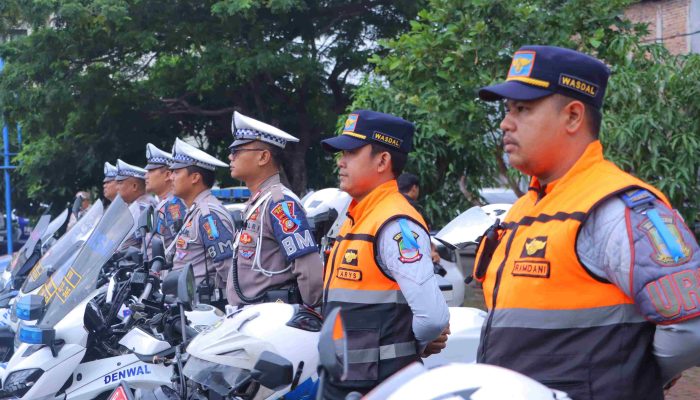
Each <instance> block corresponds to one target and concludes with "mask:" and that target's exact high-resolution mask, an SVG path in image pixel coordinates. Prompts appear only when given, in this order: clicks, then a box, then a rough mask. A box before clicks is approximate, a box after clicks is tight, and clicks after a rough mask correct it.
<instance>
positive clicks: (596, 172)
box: [475, 141, 668, 400]
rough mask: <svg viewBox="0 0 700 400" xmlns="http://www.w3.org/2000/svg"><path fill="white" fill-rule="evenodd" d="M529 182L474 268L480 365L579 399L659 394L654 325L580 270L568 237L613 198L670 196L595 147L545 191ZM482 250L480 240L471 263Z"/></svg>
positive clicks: (572, 240) (620, 295)
mask: <svg viewBox="0 0 700 400" xmlns="http://www.w3.org/2000/svg"><path fill="white" fill-rule="evenodd" d="M531 186H532V187H531V190H530V191H528V193H527V194H526V195H524V196H523V197H521V198H520V199H518V201H517V202H516V203H515V204H514V205H513V207H512V208H511V209H510V211H509V212H508V214H507V216H506V218H505V220H504V222H503V227H504V230H503V231H502V232H501V233H500V242H499V243H498V246H497V247H496V249H495V251H494V252H493V257H492V258H491V261H490V263H488V268H487V270H486V272H485V274H484V275H483V276H477V275H479V274H477V273H476V272H477V271H476V267H475V277H476V278H477V279H478V280H480V281H481V282H482V285H483V289H484V298H485V300H486V305H487V308H488V310H489V315H488V318H487V321H486V324H485V327H484V329H483V330H482V337H481V343H480V347H479V353H478V357H477V358H478V361H479V362H484V363H488V364H495V365H500V366H503V367H506V368H510V369H513V370H516V371H518V372H521V373H523V374H525V375H528V376H530V377H532V378H535V379H537V380H539V381H541V382H542V383H544V384H545V385H548V386H550V387H553V388H556V389H560V390H563V391H566V392H568V393H569V395H570V396H571V397H572V398H574V399H577V400H578V399H613V398H615V399H623V398H625V399H626V398H640V399H641V398H661V397H659V396H662V394H661V393H660V390H661V386H662V385H661V383H660V382H659V373H658V367H657V366H656V364H655V361H654V358H653V355H652V353H651V349H650V346H651V342H652V340H653V332H654V326H653V325H652V324H650V323H649V322H647V321H646V320H644V318H643V317H642V316H641V314H640V313H639V311H638V310H637V309H636V307H635V305H634V302H633V300H632V299H631V298H629V297H628V296H627V295H626V294H625V293H624V292H623V291H622V290H620V289H619V288H618V287H617V286H615V285H614V284H611V283H610V282H607V281H604V280H602V279H600V278H598V277H596V276H593V275H592V274H590V273H589V272H588V271H587V270H586V268H585V266H583V265H582V264H581V262H580V260H579V258H578V256H577V254H576V240H577V237H578V233H579V231H580V229H581V226H582V224H583V222H584V221H585V220H586V218H587V217H588V215H589V214H590V212H591V211H592V210H593V209H594V208H595V207H596V206H597V205H599V204H601V203H602V202H604V201H605V200H606V199H608V198H610V197H611V196H614V195H617V194H621V193H623V192H626V191H628V190H630V189H634V188H642V189H646V190H648V191H650V192H652V193H653V194H654V195H656V196H657V197H658V198H659V199H661V200H662V201H664V202H665V203H666V204H668V200H666V198H665V197H664V195H663V194H662V193H660V192H659V191H658V190H656V189H655V188H653V187H652V186H650V185H648V184H646V183H644V182H642V181H641V180H639V179H637V178H635V177H633V176H631V175H629V174H627V173H625V172H623V171H622V170H620V169H619V168H617V167H616V166H615V165H614V164H613V163H611V162H609V161H606V160H604V158H603V150H602V146H601V144H600V142H598V141H596V142H593V143H591V144H590V145H589V146H588V147H587V149H586V150H585V152H584V154H583V155H582V156H581V158H580V159H579V160H578V161H577V162H576V164H575V165H574V166H573V167H572V168H571V169H570V170H569V171H568V172H567V173H566V174H565V175H564V176H563V177H562V178H561V179H559V180H557V181H555V182H553V183H550V184H549V185H548V186H547V187H546V188H545V190H546V193H541V191H540V188H539V182H538V181H537V179H536V178H533V181H532V184H531ZM484 248H485V241H482V243H481V245H480V249H479V252H478V254H477V258H476V259H477V262H475V266H478V265H479V260H480V259H481V257H482V256H484V255H483V254H484ZM601 251H603V249H601Z"/></svg>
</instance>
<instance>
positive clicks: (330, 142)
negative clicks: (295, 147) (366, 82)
mask: <svg viewBox="0 0 700 400" xmlns="http://www.w3.org/2000/svg"><path fill="white" fill-rule="evenodd" d="M415 130H416V128H415V126H414V125H413V124H412V123H411V122H408V121H406V120H405V119H403V118H399V117H396V116H393V115H391V114H384V113H380V112H377V111H370V110H357V111H353V112H352V114H350V115H348V118H347V119H346V120H345V126H344V127H343V132H342V133H341V134H340V135H338V136H336V137H333V138H330V139H326V140H323V141H321V144H322V145H323V148H324V150H326V151H329V152H333V153H336V152H339V151H343V150H355V149H357V148H360V147H362V146H364V145H367V144H379V145H382V146H384V147H386V148H388V149H390V150H394V151H398V152H399V153H405V154H408V153H409V152H411V150H413V132H414V131H415Z"/></svg>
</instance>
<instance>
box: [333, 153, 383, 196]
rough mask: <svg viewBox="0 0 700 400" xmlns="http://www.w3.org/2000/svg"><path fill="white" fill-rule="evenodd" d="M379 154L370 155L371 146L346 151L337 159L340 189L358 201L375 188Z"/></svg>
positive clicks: (377, 176)
mask: <svg viewBox="0 0 700 400" xmlns="http://www.w3.org/2000/svg"><path fill="white" fill-rule="evenodd" d="M380 156H381V153H379V154H375V155H372V146H370V145H365V146H362V147H360V148H358V149H355V150H346V151H343V152H341V153H340V156H339V157H338V161H337V164H338V179H339V180H340V189H341V190H343V191H345V192H347V193H348V194H349V195H350V196H352V197H353V198H355V199H360V198H363V197H364V196H366V195H367V194H368V193H369V192H371V191H372V190H373V189H374V188H375V187H377V182H378V178H379V173H378V171H377V167H378V165H379V162H380Z"/></svg>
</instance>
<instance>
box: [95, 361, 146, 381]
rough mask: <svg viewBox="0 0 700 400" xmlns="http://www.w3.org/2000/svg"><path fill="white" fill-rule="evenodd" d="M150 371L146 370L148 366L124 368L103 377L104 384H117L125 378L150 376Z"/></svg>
mask: <svg viewBox="0 0 700 400" xmlns="http://www.w3.org/2000/svg"><path fill="white" fill-rule="evenodd" d="M151 373H152V371H151V370H150V369H149V368H148V364H143V365H139V366H137V367H129V368H124V369H123V370H121V371H117V372H113V373H111V374H107V375H105V376H104V384H105V385H107V384H109V383H112V382H119V381H121V380H123V379H126V378H131V377H133V376H139V375H150V374H151Z"/></svg>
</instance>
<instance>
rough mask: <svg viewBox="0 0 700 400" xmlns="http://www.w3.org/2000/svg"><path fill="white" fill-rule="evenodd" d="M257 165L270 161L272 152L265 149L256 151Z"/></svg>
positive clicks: (260, 165)
mask: <svg viewBox="0 0 700 400" xmlns="http://www.w3.org/2000/svg"><path fill="white" fill-rule="evenodd" d="M257 153H258V166H259V167H263V166H265V165H267V164H269V163H271V162H272V153H270V150H268V149H265V151H258V152H257Z"/></svg>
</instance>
